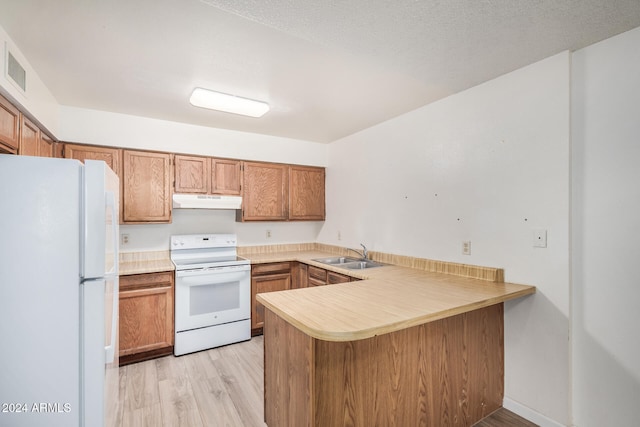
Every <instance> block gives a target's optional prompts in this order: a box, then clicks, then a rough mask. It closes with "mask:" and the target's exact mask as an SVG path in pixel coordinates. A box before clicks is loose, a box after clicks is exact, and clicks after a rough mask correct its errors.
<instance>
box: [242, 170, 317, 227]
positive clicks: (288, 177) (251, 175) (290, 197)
mask: <svg viewBox="0 0 640 427" xmlns="http://www.w3.org/2000/svg"><path fill="white" fill-rule="evenodd" d="M242 168H243V171H242V196H243V199H242V211H240V212H239V213H238V215H237V219H238V220H239V221H300V220H307V221H311V220H313V221H322V220H324V219H325V170H324V168H319V167H312V166H296V165H283V164H277V163H259V162H243V166H242Z"/></svg>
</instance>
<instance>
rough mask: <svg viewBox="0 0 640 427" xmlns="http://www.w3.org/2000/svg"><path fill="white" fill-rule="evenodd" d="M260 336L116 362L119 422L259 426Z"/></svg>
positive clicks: (151, 426)
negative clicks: (120, 364)
mask: <svg viewBox="0 0 640 427" xmlns="http://www.w3.org/2000/svg"><path fill="white" fill-rule="evenodd" d="M263 405H264V400H263V340H262V336H259V337H254V338H253V339H251V341H245V342H242V343H238V344H233V345H229V346H225V347H219V348H215V349H211V350H207V351H201V352H198V353H193V354H188V355H184V356H180V357H174V356H167V357H163V358H160V359H155V360H149V361H146V362H140V363H136V364H133V365H127V366H123V367H121V368H120V404H119V409H120V413H121V416H120V417H119V421H120V422H119V423H118V425H121V426H123V427H124V426H127V427H128V426H148V427H159V426H167V427H176V426H189V427H192V426H193V427H198V426H204V427H209V426H229V427H232V426H233V427H236V426H237V427H254V426H255V427H264V426H266V424H265V423H264V421H263Z"/></svg>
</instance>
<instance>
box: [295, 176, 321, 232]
mask: <svg viewBox="0 0 640 427" xmlns="http://www.w3.org/2000/svg"><path fill="white" fill-rule="evenodd" d="M324 203H325V194H324V168H317V167H310V166H289V219H290V220H309V221H324V219H325V208H324Z"/></svg>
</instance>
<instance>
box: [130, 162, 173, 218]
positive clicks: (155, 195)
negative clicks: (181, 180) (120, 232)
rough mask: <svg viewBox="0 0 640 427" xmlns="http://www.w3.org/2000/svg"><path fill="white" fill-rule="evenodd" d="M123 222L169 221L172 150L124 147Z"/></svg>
mask: <svg viewBox="0 0 640 427" xmlns="http://www.w3.org/2000/svg"><path fill="white" fill-rule="evenodd" d="M122 155H123V162H122V163H123V174H122V175H123V182H122V204H123V213H122V217H123V218H122V219H123V223H143V222H155V223H163V222H164V223H168V222H171V195H172V191H171V189H172V187H173V185H172V179H171V177H172V171H171V162H172V156H173V155H172V154H169V153H156V152H151V151H132V150H124V151H123V152H122Z"/></svg>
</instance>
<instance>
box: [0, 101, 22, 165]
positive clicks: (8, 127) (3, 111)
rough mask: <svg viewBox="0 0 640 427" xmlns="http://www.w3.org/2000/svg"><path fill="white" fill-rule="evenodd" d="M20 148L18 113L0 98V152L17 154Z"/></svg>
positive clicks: (11, 105)
mask: <svg viewBox="0 0 640 427" xmlns="http://www.w3.org/2000/svg"><path fill="white" fill-rule="evenodd" d="M19 146H20V111H19V110H18V109H17V108H16V107H14V106H13V104H11V103H10V102H9V101H8V100H6V99H5V98H4V97H3V96H0V152H2V151H6V152H8V153H13V154H15V153H17V152H18V148H19Z"/></svg>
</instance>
